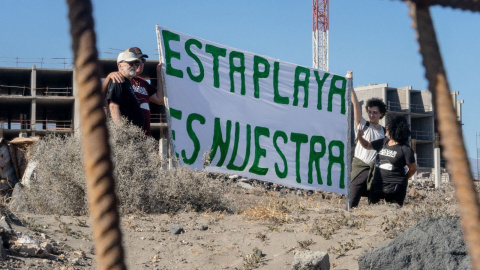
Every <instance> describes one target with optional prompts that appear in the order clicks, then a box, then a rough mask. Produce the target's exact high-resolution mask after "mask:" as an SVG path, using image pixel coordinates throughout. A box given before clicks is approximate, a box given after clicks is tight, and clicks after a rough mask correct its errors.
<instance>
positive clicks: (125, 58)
mask: <svg viewBox="0 0 480 270" xmlns="http://www.w3.org/2000/svg"><path fill="white" fill-rule="evenodd" d="M140 63H141V60H140V58H139V57H138V56H137V55H136V54H135V53H133V52H121V53H120V54H118V57H117V66H118V71H119V73H120V74H121V75H122V76H123V77H124V78H126V79H124V80H123V82H121V83H119V82H114V81H110V82H109V83H108V86H107V103H108V106H107V108H108V114H109V115H110V116H111V117H112V119H113V121H114V122H116V123H118V122H119V121H120V118H121V117H125V118H126V119H127V120H128V121H131V122H132V123H133V124H134V125H136V126H138V127H140V128H142V129H143V125H144V117H143V113H142V110H141V108H140V104H139V102H138V100H137V98H136V96H135V92H134V91H133V87H132V84H131V81H130V80H131V79H132V78H133V77H135V76H136V75H137V72H136V70H137V67H138V66H139V65H140Z"/></svg>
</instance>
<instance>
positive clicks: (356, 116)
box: [346, 71, 362, 128]
mask: <svg viewBox="0 0 480 270" xmlns="http://www.w3.org/2000/svg"><path fill="white" fill-rule="evenodd" d="M346 77H347V79H348V80H349V82H348V83H349V84H350V85H351V89H352V93H351V98H352V105H353V120H354V122H355V128H357V127H358V125H359V124H360V121H361V120H362V106H360V102H359V101H358V98H357V94H356V93H355V90H354V89H353V71H348V72H347V76H346Z"/></svg>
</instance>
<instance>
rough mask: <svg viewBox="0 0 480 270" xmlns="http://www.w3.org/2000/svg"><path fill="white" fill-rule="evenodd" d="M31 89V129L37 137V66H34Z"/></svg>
mask: <svg viewBox="0 0 480 270" xmlns="http://www.w3.org/2000/svg"><path fill="white" fill-rule="evenodd" d="M30 88H31V89H32V90H31V94H32V103H31V106H30V124H31V126H30V129H31V130H32V136H35V130H36V127H35V125H36V123H37V67H36V66H35V65H33V66H32V73H31V77H30Z"/></svg>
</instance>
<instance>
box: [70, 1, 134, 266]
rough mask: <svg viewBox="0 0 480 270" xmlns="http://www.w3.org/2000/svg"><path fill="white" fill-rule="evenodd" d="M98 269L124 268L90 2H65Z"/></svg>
mask: <svg viewBox="0 0 480 270" xmlns="http://www.w3.org/2000/svg"><path fill="white" fill-rule="evenodd" d="M67 3H68V7H69V14H68V17H69V20H70V34H71V36H72V49H73V52H74V59H75V79H76V82H77V85H78V98H79V101H80V116H81V131H82V147H83V155H84V157H83V160H84V163H85V175H86V178H87V191H88V201H89V208H90V215H91V219H92V223H93V237H94V245H95V254H96V260H97V266H98V269H126V266H125V263H124V251H123V247H122V234H121V231H120V216H119V214H118V210H117V197H116V195H115V183H114V179H113V164H112V161H111V159H110V145H109V144H108V130H107V125H106V116H105V113H104V111H103V102H102V95H101V84H100V76H99V74H100V73H99V63H98V52H97V48H96V36H95V31H94V28H93V27H94V21H93V17H92V4H91V2H90V0H67Z"/></svg>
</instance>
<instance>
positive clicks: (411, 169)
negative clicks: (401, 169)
mask: <svg viewBox="0 0 480 270" xmlns="http://www.w3.org/2000/svg"><path fill="white" fill-rule="evenodd" d="M407 167H408V172H407V179H409V178H410V177H412V176H413V175H414V174H415V172H417V164H415V163H410V164H407Z"/></svg>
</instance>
